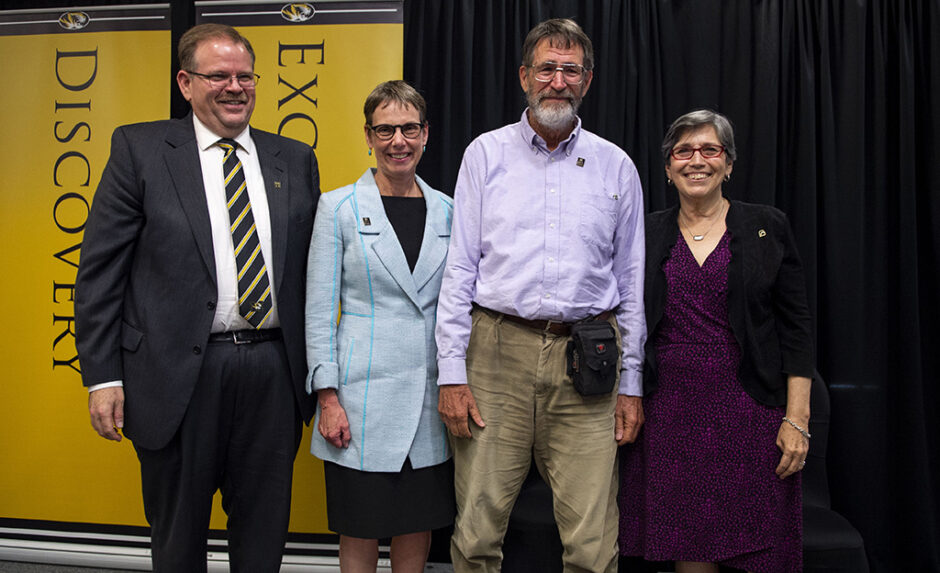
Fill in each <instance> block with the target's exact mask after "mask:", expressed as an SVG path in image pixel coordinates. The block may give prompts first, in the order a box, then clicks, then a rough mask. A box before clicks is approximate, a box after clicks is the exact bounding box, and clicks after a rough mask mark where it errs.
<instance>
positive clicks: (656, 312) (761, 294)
mask: <svg viewBox="0 0 940 573" xmlns="http://www.w3.org/2000/svg"><path fill="white" fill-rule="evenodd" d="M678 214H679V207H678V206H676V207H673V208H671V209H667V210H665V211H658V212H656V213H651V214H650V215H647V217H646V283H645V296H644V300H645V304H646V324H647V328H648V329H649V337H648V338H647V341H646V364H645V366H644V368H643V372H644V376H643V388H644V392H645V393H649V392H651V391H653V390H654V389H655V388H656V385H657V367H656V366H657V365H656V348H655V344H654V343H655V340H656V328H657V327H658V326H659V323H660V320H661V319H662V316H663V308H664V306H665V303H666V275H665V273H664V272H663V263H664V262H665V261H666V259H668V258H669V256H670V253H671V251H672V247H673V246H674V245H675V244H676V239H677V238H678V236H679V226H678ZM725 223H726V225H727V227H728V230H729V231H730V232H731V247H730V248H731V262H730V263H729V264H728V318H729V321H730V323H731V329H732V331H733V332H734V337H735V338H736V339H737V341H738V345H739V346H740V348H741V354H742V356H741V365H740V367H739V369H738V379H739V380H740V382H741V385H742V386H743V387H744V389H745V390H746V391H747V393H748V394H750V395H751V396H752V397H753V398H754V399H755V400H757V401H758V402H761V403H763V404H768V405H771V406H782V405H784V404H786V401H787V384H786V382H787V375H796V376H806V377H808V378H812V377H813V339H812V331H811V328H812V326H811V317H810V313H809V307H808V306H807V304H806V283H805V280H804V278H803V268H802V263H801V262H800V257H799V254H798V253H797V250H796V243H795V241H794V239H793V234H792V232H791V231H790V225H789V224H788V223H787V218H786V215H784V214H783V212H781V211H780V210H779V209H775V208H774V207H769V206H766V205H755V204H751V203H742V202H740V201H730V207H729V208H728V214H727V216H726V217H725Z"/></svg>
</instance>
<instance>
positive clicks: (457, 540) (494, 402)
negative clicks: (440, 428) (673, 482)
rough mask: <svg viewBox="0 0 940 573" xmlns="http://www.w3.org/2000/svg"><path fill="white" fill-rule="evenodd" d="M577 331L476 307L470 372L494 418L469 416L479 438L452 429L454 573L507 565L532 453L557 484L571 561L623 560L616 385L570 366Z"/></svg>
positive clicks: (578, 566)
mask: <svg viewBox="0 0 940 573" xmlns="http://www.w3.org/2000/svg"><path fill="white" fill-rule="evenodd" d="M610 320H611V321H612V322H613V323H614V325H615V330H617V332H618V341H617V346H618V348H619V347H620V339H619V329H617V328H616V322H614V318H613V317H611V318H610ZM569 339H570V337H568V336H557V335H553V334H549V333H544V332H540V331H537V330H533V329H531V328H528V327H525V326H522V325H519V324H516V323H514V322H510V321H505V320H503V319H502V318H501V317H500V316H499V315H497V314H496V313H492V312H490V311H487V310H485V309H480V308H475V309H474V311H473V329H472V331H471V336H470V343H469V346H468V348H467V379H468V383H469V386H470V390H471V392H472V393H473V397H474V399H475V400H476V403H477V406H478V408H479V409H480V414H481V416H482V417H483V421H484V423H485V424H486V427H485V428H482V429H481V428H477V427H476V426H474V425H473V424H472V423H471V428H472V429H473V437H472V438H471V439H459V438H455V439H453V441H454V464H455V486H456V494H457V520H456V523H455V526H454V536H453V538H452V540H451V558H452V560H453V563H454V571H455V572H456V573H464V572H470V571H473V572H476V571H485V572H494V573H495V572H497V571H499V570H500V565H501V562H502V549H501V547H502V542H503V537H504V535H505V533H506V527H507V524H508V522H509V513H510V511H511V510H512V507H513V504H514V503H515V500H516V497H517V496H518V494H519V489H520V487H521V485H522V482H523V480H524V479H525V477H526V475H527V474H528V471H529V466H530V463H531V460H532V459H533V458H534V459H535V462H536V465H537V467H538V470H539V472H540V473H541V474H542V477H543V478H544V479H545V481H546V482H547V483H548V485H549V486H551V488H552V496H553V498H554V513H555V521H556V522H557V524H558V530H559V532H560V534H561V541H562V544H563V545H564V555H563V561H564V570H565V571H566V572H575V571H578V572H580V571H591V572H604V571H609V572H613V571H616V570H617V528H618V510H617V500H616V495H617V488H618V485H619V484H618V473H617V464H616V463H615V462H616V454H617V444H616V442H615V441H614V407H615V405H616V401H617V394H616V392H612V393H611V394H610V395H609V396H599V397H584V396H581V395H580V394H578V393H577V391H575V389H574V386H573V385H572V384H571V380H570V378H568V376H567V375H566V374H565V348H566V345H567V343H568V340H569ZM618 372H619V365H618Z"/></svg>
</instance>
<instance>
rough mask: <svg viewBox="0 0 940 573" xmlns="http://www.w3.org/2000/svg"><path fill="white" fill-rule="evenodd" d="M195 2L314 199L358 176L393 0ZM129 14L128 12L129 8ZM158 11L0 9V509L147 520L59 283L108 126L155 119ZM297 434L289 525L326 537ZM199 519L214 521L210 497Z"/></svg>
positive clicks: (163, 45)
mask: <svg viewBox="0 0 940 573" xmlns="http://www.w3.org/2000/svg"><path fill="white" fill-rule="evenodd" d="M201 4H203V3H197V21H199V22H206V21H216V22H222V23H229V24H233V25H236V26H237V27H238V28H239V30H240V31H241V32H242V33H243V34H245V36H246V37H248V38H249V40H250V41H251V42H252V45H253V47H254V49H255V53H256V72H257V73H258V74H260V75H261V78H262V79H261V82H260V84H259V85H258V92H257V103H256V108H255V112H254V116H253V118H252V125H253V126H255V127H258V128H260V129H264V130H267V131H271V132H275V133H281V134H282V135H285V136H288V137H292V138H295V139H298V140H301V141H304V142H306V143H308V144H310V145H312V146H314V147H315V148H316V151H317V157H318V159H319V162H320V177H321V180H320V183H321V188H322V189H323V190H324V191H328V190H330V189H334V188H336V187H340V186H342V185H345V184H348V183H350V182H352V181H355V180H356V179H357V178H358V177H359V175H361V174H362V172H363V171H364V170H365V169H366V168H367V167H368V166H370V165H374V163H373V161H374V160H373V159H372V158H371V157H369V156H368V155H367V153H366V151H367V146H366V144H365V140H364V135H363V123H364V119H363V115H362V105H363V103H364V100H365V98H366V96H367V95H368V94H369V92H370V91H371V90H372V89H373V88H374V87H375V86H376V85H377V84H378V83H380V82H382V81H385V80H389V79H398V78H401V73H402V3H401V2H400V1H396V2H355V3H350V2H331V3H316V5H315V7H314V5H313V4H306V3H304V4H270V3H268V4H264V5H261V6H251V5H246V4H238V5H236V6H233V7H232V10H236V11H237V12H236V13H235V15H234V16H232V15H231V12H230V11H229V10H228V9H227V8H226V7H225V5H224V4H222V3H220V2H211V3H205V4H206V6H202V5H201ZM128 14H131V16H128ZM168 28H169V19H168V9H167V8H166V7H165V5H149V6H145V7H140V8H138V7H130V6H129V7H111V8H100V9H90V8H84V9H82V10H74V11H68V12H60V11H53V10H39V11H35V12H30V13H12V12H0V61H2V62H3V64H2V66H3V68H2V69H3V70H4V72H5V75H6V77H7V78H10V79H12V83H11V86H15V87H11V88H9V89H5V90H2V92H0V109H2V110H3V117H4V129H3V130H2V132H0V173H2V176H0V210H2V211H0V213H2V215H3V222H4V224H3V225H2V226H0V244H2V245H3V248H0V265H2V267H0V268H3V269H4V271H5V276H4V278H3V281H2V282H0V300H4V301H7V303H8V304H7V306H8V308H9V310H8V312H7V313H6V316H7V317H8V320H7V321H6V323H5V324H6V326H7V327H6V328H4V329H0V360H2V363H3V364H4V365H5V366H6V374H5V379H4V388H5V390H6V396H5V398H6V399H5V400H4V401H3V406H2V414H0V460H2V464H3V470H2V471H0V519H14V520H16V519H23V520H45V521H53V522H76V523H90V524H109V525H110V524H113V525H121V526H123V525H129V526H146V525H147V523H146V520H145V518H144V513H143V503H142V501H141V491H140V474H139V465H138V462H137V457H136V455H135V452H134V449H133V446H132V444H131V443H130V442H128V441H126V440H125V441H122V442H121V443H120V444H115V443H113V442H109V441H106V440H103V439H101V438H100V437H98V436H97V434H95V432H94V431H93V430H92V428H91V425H90V423H89V417H88V412H87V408H86V403H87V392H86V390H85V389H84V388H83V387H82V385H81V380H80V376H79V372H78V369H79V368H80V364H79V361H78V360H77V358H76V352H75V338H74V332H75V326H74V319H73V316H74V313H73V294H74V293H73V288H74V286H73V285H74V282H75V273H76V270H77V264H78V260H79V256H80V252H81V241H82V236H83V231H84V224H85V220H86V218H87V216H88V208H89V206H90V204H91V202H92V199H93V194H94V190H95V188H96V187H97V185H98V180H99V178H100V175H101V172H102V170H103V169H104V166H105V163H106V162H107V159H108V156H109V152H110V138H111V133H112V132H113V130H114V129H115V128H116V127H118V126H120V125H123V124H128V123H134V122H140V121H151V120H159V119H165V118H167V117H168V115H169V108H170V103H169V99H170V98H169V95H170V91H169V90H170V89H176V88H175V86H172V87H171V68H170V51H171V47H170V41H171V39H170V31H169V29H168ZM310 432H311V429H310V428H306V429H305V436H304V439H303V441H302V443H301V446H300V451H299V452H298V455H297V462H296V466H295V472H294V496H293V500H294V501H293V507H292V513H291V525H290V529H291V531H292V532H295V533H328V529H327V521H326V502H325V495H324V485H323V472H322V463H321V462H320V461H319V460H317V459H316V458H314V457H313V456H311V455H310V453H309V447H310ZM211 526H212V527H213V528H215V529H224V527H225V516H224V513H223V512H222V510H221V506H220V504H219V502H218V499H217V500H216V505H215V509H214V511H213V517H212V522H211Z"/></svg>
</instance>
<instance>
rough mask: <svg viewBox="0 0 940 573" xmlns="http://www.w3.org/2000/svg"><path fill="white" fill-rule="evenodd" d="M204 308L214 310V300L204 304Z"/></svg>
mask: <svg viewBox="0 0 940 573" xmlns="http://www.w3.org/2000/svg"><path fill="white" fill-rule="evenodd" d="M206 308H208V309H209V310H215V301H214V300H210V301H209V302H207V303H206Z"/></svg>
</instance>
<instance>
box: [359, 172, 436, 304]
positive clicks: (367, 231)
mask: <svg viewBox="0 0 940 573" xmlns="http://www.w3.org/2000/svg"><path fill="white" fill-rule="evenodd" d="M416 179H417V181H418V186H419V187H420V188H421V193H422V194H423V195H424V203H425V206H426V208H427V216H426V217H425V223H424V238H423V239H422V242H421V252H420V254H419V255H418V262H417V263H416V264H415V270H414V273H412V272H411V270H410V269H409V268H408V261H407V260H406V259H405V253H404V251H402V248H401V245H400V244H399V242H398V237H397V236H396V235H395V230H394V229H393V228H392V225H391V223H389V221H388V216H387V215H386V214H385V207H384V206H383V205H382V196H381V195H380V193H379V188H378V186H377V185H376V184H375V179H374V177H373V175H372V170H371V169H367V170H366V172H365V173H364V174H363V175H362V177H360V178H359V180H358V181H357V182H356V183H355V190H354V193H355V196H356V202H355V205H356V211H357V212H356V225H357V227H358V231H359V233H360V234H362V235H373V236H376V238H375V240H374V241H373V242H372V246H371V248H372V251H373V252H374V253H375V254H376V256H377V257H378V259H379V260H380V261H381V262H382V265H383V266H384V267H385V269H386V270H387V271H388V273H389V274H390V275H392V277H393V278H394V279H395V281H396V282H397V283H398V284H399V286H400V287H401V288H402V290H403V291H405V294H407V295H408V297H409V298H411V300H412V301H414V303H415V304H416V305H418V307H419V308H420V307H421V301H420V299H419V291H420V290H421V289H422V288H423V287H424V286H425V285H426V284H427V283H428V281H430V280H431V279H432V278H433V277H434V275H435V273H436V271H437V270H438V269H439V268H440V267H441V265H443V264H444V260H445V259H446V258H447V245H448V243H449V242H450V223H451V218H452V214H453V202H452V201H451V200H450V199H449V198H448V197H446V196H444V195H443V194H441V193H440V192H438V191H435V190H434V189H432V188H431V187H430V186H428V184H427V183H425V182H424V181H423V180H422V179H421V178H420V177H416Z"/></svg>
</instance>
